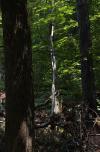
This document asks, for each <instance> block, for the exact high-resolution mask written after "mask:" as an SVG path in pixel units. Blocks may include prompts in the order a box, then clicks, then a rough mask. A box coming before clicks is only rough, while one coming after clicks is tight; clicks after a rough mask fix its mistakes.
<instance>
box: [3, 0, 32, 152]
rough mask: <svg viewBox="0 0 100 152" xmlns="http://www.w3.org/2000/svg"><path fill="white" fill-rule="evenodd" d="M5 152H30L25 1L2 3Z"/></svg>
mask: <svg viewBox="0 0 100 152" xmlns="http://www.w3.org/2000/svg"><path fill="white" fill-rule="evenodd" d="M1 10H2V20H3V38H4V49H5V87H6V130H5V136H6V152H32V135H33V116H34V115H33V110H34V102H33V83H32V49H31V35H30V29H29V25H28V21H27V18H28V14H27V1H26V0H17V1H16V0H8V1H6V0H2V3H1Z"/></svg>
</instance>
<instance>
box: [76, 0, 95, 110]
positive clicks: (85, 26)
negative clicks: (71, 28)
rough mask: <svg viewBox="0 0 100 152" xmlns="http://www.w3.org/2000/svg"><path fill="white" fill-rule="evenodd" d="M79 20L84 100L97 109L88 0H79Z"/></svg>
mask: <svg viewBox="0 0 100 152" xmlns="http://www.w3.org/2000/svg"><path fill="white" fill-rule="evenodd" d="M77 5H78V6H77V7H78V21H79V29H80V54H81V75H82V91H83V101H84V103H85V104H86V105H88V106H89V107H90V108H91V109H94V110H96V93H95V82H94V73H93V58H92V52H91V37H90V24H89V12H88V0H77Z"/></svg>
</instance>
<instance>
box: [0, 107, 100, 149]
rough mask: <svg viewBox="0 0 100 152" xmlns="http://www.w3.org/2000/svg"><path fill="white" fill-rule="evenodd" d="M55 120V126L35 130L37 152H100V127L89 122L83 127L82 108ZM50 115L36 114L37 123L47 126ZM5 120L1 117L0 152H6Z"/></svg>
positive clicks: (50, 125)
mask: <svg viewBox="0 0 100 152" xmlns="http://www.w3.org/2000/svg"><path fill="white" fill-rule="evenodd" d="M65 111H66V112H65V113H61V114H60V115H57V116H56V117H55V118H54V121H55V122H54V121H53V122H54V125H52V124H51V123H47V125H44V126H42V127H40V128H38V129H36V130H35V147H34V148H35V152H100V126H98V125H97V123H96V122H94V121H93V122H92V123H91V122H89V127H88V128H86V126H84V125H83V123H82V120H81V117H80V116H81V115H80V112H81V111H80V108H74V110H73V108H69V107H66V108H65ZM48 119H49V114H48V112H46V111H45V110H41V111H36V112H35V123H37V122H39V123H40V124H45V123H46V122H47V121H48ZM4 132H5V118H4V117H0V152H4V146H5V139H4Z"/></svg>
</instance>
